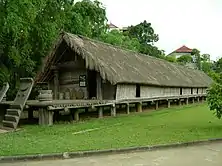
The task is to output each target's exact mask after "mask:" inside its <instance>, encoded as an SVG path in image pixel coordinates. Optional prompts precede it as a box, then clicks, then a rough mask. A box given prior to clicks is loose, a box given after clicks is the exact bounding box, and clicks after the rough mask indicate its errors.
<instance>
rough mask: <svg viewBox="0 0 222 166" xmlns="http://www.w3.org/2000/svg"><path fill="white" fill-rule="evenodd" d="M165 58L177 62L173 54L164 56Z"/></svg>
mask: <svg viewBox="0 0 222 166" xmlns="http://www.w3.org/2000/svg"><path fill="white" fill-rule="evenodd" d="M165 60H167V61H169V62H174V63H175V62H177V59H176V57H175V56H166V57H165Z"/></svg>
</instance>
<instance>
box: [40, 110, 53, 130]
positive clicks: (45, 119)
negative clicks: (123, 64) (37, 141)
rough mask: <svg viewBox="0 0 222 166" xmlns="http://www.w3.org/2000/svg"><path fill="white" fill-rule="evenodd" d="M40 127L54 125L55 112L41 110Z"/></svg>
mask: <svg viewBox="0 0 222 166" xmlns="http://www.w3.org/2000/svg"><path fill="white" fill-rule="evenodd" d="M39 125H49V126H51V125H53V111H50V110H47V109H46V108H40V110H39Z"/></svg>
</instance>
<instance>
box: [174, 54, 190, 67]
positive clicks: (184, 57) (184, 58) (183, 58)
mask: <svg viewBox="0 0 222 166" xmlns="http://www.w3.org/2000/svg"><path fill="white" fill-rule="evenodd" d="M192 61H193V58H192V57H191V56H190V55H182V56H181V57H179V58H177V62H179V63H181V64H184V65H185V64H187V63H191V62H192Z"/></svg>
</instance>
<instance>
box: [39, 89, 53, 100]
mask: <svg viewBox="0 0 222 166" xmlns="http://www.w3.org/2000/svg"><path fill="white" fill-rule="evenodd" d="M38 99H39V101H52V90H40V91H39V96H38Z"/></svg>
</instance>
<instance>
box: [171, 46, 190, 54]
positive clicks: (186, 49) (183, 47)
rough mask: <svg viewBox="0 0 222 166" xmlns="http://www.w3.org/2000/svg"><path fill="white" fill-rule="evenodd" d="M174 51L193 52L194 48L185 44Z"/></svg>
mask: <svg viewBox="0 0 222 166" xmlns="http://www.w3.org/2000/svg"><path fill="white" fill-rule="evenodd" d="M174 53H192V49H191V48H188V47H187V46H185V45H184V46H182V47H180V48H178V49H177V50H175V51H174Z"/></svg>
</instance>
